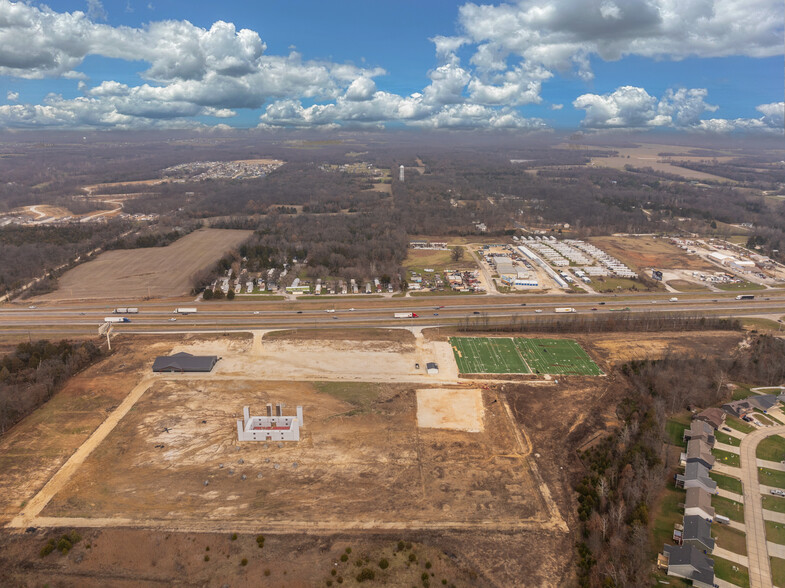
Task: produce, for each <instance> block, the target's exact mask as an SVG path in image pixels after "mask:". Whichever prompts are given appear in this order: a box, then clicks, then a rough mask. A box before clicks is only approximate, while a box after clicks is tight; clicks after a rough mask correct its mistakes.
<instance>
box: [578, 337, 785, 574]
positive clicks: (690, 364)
mask: <svg viewBox="0 0 785 588" xmlns="http://www.w3.org/2000/svg"><path fill="white" fill-rule="evenodd" d="M748 342H749V345H747V346H739V347H738V348H737V350H736V351H735V352H733V353H731V354H728V355H724V354H719V353H718V354H713V355H710V356H698V355H689V354H670V355H668V356H666V357H665V358H663V359H658V360H644V361H634V362H630V363H627V364H625V365H623V366H622V367H621V369H620V372H621V374H622V375H623V377H624V382H625V386H626V390H627V393H626V395H625V397H624V398H623V400H622V401H621V402H620V403H619V405H618V407H617V411H616V413H617V416H618V418H619V420H620V422H621V427H620V429H619V430H618V431H617V432H616V433H615V434H613V435H611V436H609V437H608V438H606V439H605V440H604V441H602V442H601V443H599V444H598V445H596V446H594V447H593V448H591V449H589V450H587V451H586V452H584V453H583V454H582V455H581V459H582V460H583V462H584V464H585V465H586V467H587V472H588V473H587V474H586V475H585V476H584V477H583V478H582V479H581V480H580V481H579V483H578V484H577V486H576V490H577V491H578V495H579V497H578V503H579V506H578V514H579V517H580V520H581V536H580V539H579V542H578V558H579V581H580V585H581V586H584V587H592V588H595V587H596V588H600V587H606V586H614V587H617V588H626V587H630V588H632V587H637V586H644V585H647V584H648V583H649V575H650V572H651V569H652V565H653V564H654V561H653V560H652V557H651V553H652V552H653V551H654V549H652V547H656V548H661V547H662V546H659V545H657V546H652V545H650V539H649V536H650V533H649V529H648V526H649V525H650V524H651V523H652V521H651V516H650V515H651V509H652V507H653V505H654V502H655V500H656V498H657V496H658V495H659V493H660V492H661V491H662V489H663V487H664V485H665V484H667V483H671V481H670V476H669V475H668V472H667V471H666V468H667V466H668V464H667V463H666V461H665V455H666V454H665V450H664V445H663V443H664V440H665V424H666V420H667V418H668V416H669V415H670V414H673V413H674V412H677V411H680V410H682V409H685V408H691V407H699V408H704V407H708V406H712V405H718V404H720V403H722V402H724V401H727V400H729V399H730V392H729V389H728V386H727V385H726V384H727V383H728V382H729V381H731V380H732V381H740V382H744V383H746V384H749V385H757V386H766V385H771V384H775V383H776V384H779V383H781V382H782V381H783V378H785V341H783V340H782V339H779V338H776V337H771V336H768V335H755V336H752V337H751V338H750V339H749V341H748Z"/></svg>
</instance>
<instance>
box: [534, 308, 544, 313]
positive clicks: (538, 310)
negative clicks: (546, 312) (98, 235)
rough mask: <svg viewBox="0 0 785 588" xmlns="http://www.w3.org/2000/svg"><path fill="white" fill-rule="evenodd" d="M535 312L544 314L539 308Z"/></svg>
mask: <svg viewBox="0 0 785 588" xmlns="http://www.w3.org/2000/svg"><path fill="white" fill-rule="evenodd" d="M534 312H542V309H541V308H538V309H537V310H535V311H534Z"/></svg>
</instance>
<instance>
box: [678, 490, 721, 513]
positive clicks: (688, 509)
mask: <svg viewBox="0 0 785 588" xmlns="http://www.w3.org/2000/svg"><path fill="white" fill-rule="evenodd" d="M684 514H685V515H686V516H699V517H703V518H704V519H706V520H709V521H713V520H714V507H713V506H712V505H711V494H709V493H708V492H706V490H704V489H703V488H700V487H698V486H695V487H692V488H687V499H686V500H685V502H684Z"/></svg>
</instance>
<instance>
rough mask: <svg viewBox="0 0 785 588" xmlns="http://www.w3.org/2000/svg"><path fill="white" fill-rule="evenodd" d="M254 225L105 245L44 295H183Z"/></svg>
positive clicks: (72, 297) (62, 297)
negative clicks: (152, 243) (160, 241)
mask: <svg viewBox="0 0 785 588" xmlns="http://www.w3.org/2000/svg"><path fill="white" fill-rule="evenodd" d="M250 234H251V231H237V230H225V229H202V230H199V231H195V232H193V233H191V234H190V235H186V236H185V237H183V238H182V239H178V240H177V241H175V242H174V243H172V244H171V245H168V246H166V247H149V248H145V249H129V250H118V251H106V252H104V253H101V254H100V255H99V256H98V257H97V258H96V259H94V260H92V261H88V262H87V263H84V264H82V265H79V266H77V267H75V268H74V269H72V270H69V271H68V272H66V273H65V274H63V276H62V277H61V278H60V280H59V284H60V287H59V289H58V290H57V291H55V292H52V293H51V294H47V295H45V296H43V297H42V298H43V299H45V300H80V299H100V298H117V297H120V296H140V297H143V296H181V295H183V294H187V293H188V292H189V291H190V290H191V277H192V276H193V275H194V273H196V272H198V271H199V270H202V269H205V268H207V267H209V266H210V264H212V263H214V262H215V261H217V260H218V259H219V258H220V257H221V256H222V255H223V254H224V253H225V252H226V251H228V250H229V249H231V248H232V247H236V246H237V245H239V244H240V243H242V242H243V241H244V240H245V239H246V238H247V237H248V236H249V235H250Z"/></svg>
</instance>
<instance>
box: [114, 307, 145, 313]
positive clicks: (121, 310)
mask: <svg viewBox="0 0 785 588" xmlns="http://www.w3.org/2000/svg"><path fill="white" fill-rule="evenodd" d="M112 312H114V313H115V314H139V309H138V308H115V309H114V310H113V311H112Z"/></svg>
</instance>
